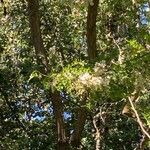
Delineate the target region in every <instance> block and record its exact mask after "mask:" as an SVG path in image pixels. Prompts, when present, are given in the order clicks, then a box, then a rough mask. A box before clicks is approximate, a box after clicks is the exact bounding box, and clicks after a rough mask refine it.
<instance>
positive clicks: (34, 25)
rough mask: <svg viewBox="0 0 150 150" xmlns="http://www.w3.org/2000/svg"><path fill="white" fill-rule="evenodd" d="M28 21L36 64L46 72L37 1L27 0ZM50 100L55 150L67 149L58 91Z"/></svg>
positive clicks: (46, 65)
mask: <svg viewBox="0 0 150 150" xmlns="http://www.w3.org/2000/svg"><path fill="white" fill-rule="evenodd" d="M28 12H29V23H30V31H31V37H32V42H33V46H34V48H35V53H36V59H37V64H38V65H40V66H41V67H40V71H41V72H42V73H44V74H47V73H48V71H49V68H48V59H47V54H46V51H45V49H44V45H43V40H42V36H41V30H40V16H39V1H38V0H28ZM48 96H49V98H50V99H51V101H52V105H53V110H54V116H55V119H56V127H57V131H56V132H57V150H68V149H69V144H68V141H67V137H66V131H65V125H64V119H63V104H62V100H61V96H60V93H59V92H57V91H54V92H51V91H50V94H49V95H48Z"/></svg>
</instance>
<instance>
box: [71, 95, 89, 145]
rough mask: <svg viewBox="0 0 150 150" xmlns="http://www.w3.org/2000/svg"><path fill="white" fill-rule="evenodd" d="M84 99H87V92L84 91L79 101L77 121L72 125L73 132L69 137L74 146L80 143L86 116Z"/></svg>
mask: <svg viewBox="0 0 150 150" xmlns="http://www.w3.org/2000/svg"><path fill="white" fill-rule="evenodd" d="M86 100H87V93H84V94H83V97H82V101H81V103H80V105H81V107H80V108H79V109H78V113H77V121H76V124H75V127H74V132H73V133H72V135H71V137H70V142H71V145H72V146H73V147H74V148H79V147H80V145H81V138H82V131H83V130H84V125H85V121H86V117H87V115H86V109H85V108H84V107H85V104H86Z"/></svg>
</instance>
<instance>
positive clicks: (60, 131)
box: [50, 91, 69, 150]
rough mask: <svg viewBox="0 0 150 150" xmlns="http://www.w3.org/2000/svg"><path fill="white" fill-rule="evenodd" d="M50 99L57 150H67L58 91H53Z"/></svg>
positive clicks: (61, 105)
mask: <svg viewBox="0 0 150 150" xmlns="http://www.w3.org/2000/svg"><path fill="white" fill-rule="evenodd" d="M50 97H51V98H52V105H53V111H54V116H55V119H56V127H57V137H58V139H57V140H58V144H57V150H68V149H69V142H68V139H67V136H66V130H65V129H66V128H65V123H64V118H63V112H64V110H63V103H62V100H61V96H60V93H59V92H58V91H55V92H53V93H51V96H50Z"/></svg>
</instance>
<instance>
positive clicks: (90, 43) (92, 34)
mask: <svg viewBox="0 0 150 150" xmlns="http://www.w3.org/2000/svg"><path fill="white" fill-rule="evenodd" d="M98 4H99V0H93V5H91V4H89V5H88V14H87V52H88V57H89V60H93V59H95V58H96V56H97V48H96V17H97V10H98Z"/></svg>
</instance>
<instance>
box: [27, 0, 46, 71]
mask: <svg viewBox="0 0 150 150" xmlns="http://www.w3.org/2000/svg"><path fill="white" fill-rule="evenodd" d="M28 12H29V24H30V31H31V38H32V43H33V46H34V48H35V54H36V59H37V64H38V65H39V66H40V70H42V72H44V73H46V72H47V71H48V59H47V55H46V51H45V49H44V45H43V40H42V36H41V30H40V16H39V1H38V0H28Z"/></svg>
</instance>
